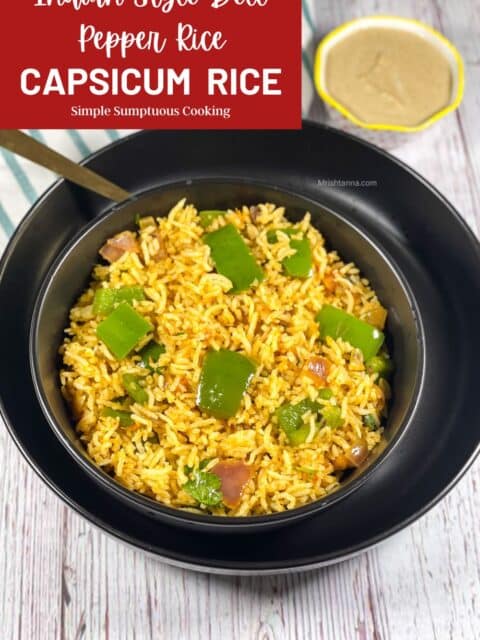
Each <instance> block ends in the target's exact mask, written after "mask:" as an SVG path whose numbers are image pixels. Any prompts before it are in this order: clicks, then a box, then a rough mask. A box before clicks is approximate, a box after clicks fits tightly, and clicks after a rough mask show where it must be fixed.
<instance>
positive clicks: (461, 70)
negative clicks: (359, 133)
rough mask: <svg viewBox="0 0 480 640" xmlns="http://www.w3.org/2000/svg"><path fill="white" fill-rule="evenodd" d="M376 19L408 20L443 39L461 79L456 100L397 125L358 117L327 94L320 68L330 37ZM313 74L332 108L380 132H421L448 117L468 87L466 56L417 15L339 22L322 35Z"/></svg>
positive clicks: (362, 125) (359, 124)
mask: <svg viewBox="0 0 480 640" xmlns="http://www.w3.org/2000/svg"><path fill="white" fill-rule="evenodd" d="M377 19H378V20H385V19H388V20H392V21H394V22H400V23H404V24H405V23H409V24H414V25H416V26H419V27H421V28H422V29H424V30H426V31H428V32H430V33H431V34H432V35H434V36H435V37H436V38H437V39H438V40H440V41H441V42H442V43H443V44H444V45H445V46H446V47H447V48H448V49H449V50H450V52H451V53H452V55H453V58H454V60H455V62H456V65H457V74H458V76H457V78H458V79H457V93H456V96H455V98H454V100H452V101H451V102H450V103H449V104H448V105H447V106H446V107H444V108H443V109H440V111H437V112H436V113H434V114H433V115H432V116H430V117H429V118H427V120H425V121H424V122H422V123H421V124H419V125H416V126H405V125H395V124H369V123H367V122H364V121H363V120H360V119H359V118H357V117H356V116H354V115H353V113H351V111H349V110H348V109H347V108H346V107H345V106H344V105H342V104H341V103H339V102H338V101H337V100H335V98H333V96H332V95H330V93H328V91H327V89H326V88H325V87H324V86H323V83H322V81H321V77H322V75H321V69H322V65H323V55H324V49H325V47H326V45H328V44H329V43H330V42H331V40H333V39H334V38H336V37H337V36H338V35H339V34H340V33H342V32H343V31H345V30H346V29H348V28H349V27H351V26H352V25H355V24H358V23H359V22H363V21H366V20H377ZM313 77H314V82H315V86H316V88H317V91H318V93H319V94H320V96H321V98H322V99H323V100H324V101H325V102H326V103H327V104H328V105H330V106H331V107H333V108H334V109H336V110H337V111H338V112H339V113H341V114H342V115H343V116H344V117H345V118H347V119H348V120H350V122H353V123H354V124H356V125H357V126H359V127H362V128H364V129H370V130H377V131H378V130H383V131H400V132H402V133H412V132H414V131H422V130H423V129H426V128H427V127H430V126H431V125H432V124H434V123H435V122H437V121H438V120H440V119H441V118H443V117H445V116H446V115H447V114H449V113H451V112H452V111H455V109H457V108H458V106H459V105H460V103H461V102H462V99H463V93H464V89H465V69H464V62H463V58H462V56H461V55H460V53H459V51H458V49H457V48H456V47H455V46H454V45H453V44H452V43H451V42H450V40H448V38H446V37H445V36H444V35H443V34H441V33H440V32H439V31H437V30H436V29H434V28H433V27H431V26H430V25H428V24H425V23H424V22H421V21H420V20H415V19H414V18H404V17H401V16H390V15H372V16H362V17H361V18H354V19H353V20H349V21H348V22H344V23H343V24H341V25H339V26H338V27H336V28H335V29H333V31H330V33H328V34H327V35H326V36H325V38H323V40H322V41H321V42H320V44H319V46H318V48H317V52H316V55H315V64H314V71H313Z"/></svg>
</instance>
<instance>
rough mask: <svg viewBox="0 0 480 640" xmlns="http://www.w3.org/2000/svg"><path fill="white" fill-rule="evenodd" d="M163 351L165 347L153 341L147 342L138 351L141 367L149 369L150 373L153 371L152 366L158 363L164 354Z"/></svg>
mask: <svg viewBox="0 0 480 640" xmlns="http://www.w3.org/2000/svg"><path fill="white" fill-rule="evenodd" d="M165 351H166V349H165V345H163V344H161V343H160V342H155V340H152V341H151V342H149V343H148V344H147V345H146V346H145V347H143V349H141V350H140V351H139V354H140V357H141V359H142V364H143V366H144V367H146V368H147V369H150V371H155V367H154V366H153V365H154V364H156V363H157V362H158V359H159V358H160V356H161V355H162V354H164V353H165Z"/></svg>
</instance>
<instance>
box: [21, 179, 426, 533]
mask: <svg viewBox="0 0 480 640" xmlns="http://www.w3.org/2000/svg"><path fill="white" fill-rule="evenodd" d="M183 197H187V199H188V201H189V202H193V203H194V204H196V205H197V207H198V208H199V209H225V208H229V207H230V208H232V207H235V206H240V205H242V204H247V205H253V204H257V203H259V202H273V203H275V204H277V205H284V206H286V207H287V216H288V217H289V219H291V220H299V219H300V218H301V217H302V216H303V215H304V213H305V211H307V210H308V211H310V213H311V214H312V223H313V224H314V225H315V226H316V227H317V228H318V229H319V230H320V231H321V232H322V233H323V234H324V235H325V236H326V238H327V240H328V242H329V244H330V246H331V247H332V248H333V247H334V248H335V249H337V250H338V251H339V252H340V255H341V256H342V257H344V258H345V259H346V261H347V262H349V261H354V262H355V263H356V264H357V265H358V266H359V267H360V269H361V270H362V272H363V274H364V275H366V276H367V277H368V278H369V279H370V281H371V283H372V285H373V287H374V288H375V290H376V291H377V292H378V294H379V296H380V299H381V300H382V302H383V303H384V304H385V305H386V306H387V308H388V310H389V321H388V326H387V336H388V339H389V341H390V343H391V344H390V345H389V346H390V348H391V351H392V353H393V358H394V361H395V365H396V373H395V376H394V380H393V402H392V405H391V411H390V414H389V418H388V422H387V425H386V428H385V433H384V437H383V439H382V441H381V443H380V444H379V445H378V446H377V447H376V449H375V451H374V452H373V453H372V455H370V456H369V458H368V459H367V460H366V461H365V462H364V463H363V464H362V465H361V466H360V467H359V468H358V469H357V470H356V471H355V472H354V473H351V474H350V475H349V476H348V477H347V478H346V479H345V480H344V482H343V483H342V485H341V487H340V488H339V489H338V490H337V491H335V492H333V493H331V494H329V495H328V496H326V497H324V498H322V499H320V500H317V501H315V502H312V503H310V504H308V505H306V506H303V507H300V508H297V509H292V510H289V511H286V512H283V513H279V514H272V515H268V516H254V517H243V518H231V517H215V516H210V515H207V514H205V515H196V514H192V513H190V512H186V511H182V510H179V509H172V508H169V507H166V506H164V505H162V504H160V503H159V502H156V501H155V500H153V499H151V498H148V497H145V496H142V495H141V494H138V493H135V492H132V491H129V490H128V489H125V488H124V487H123V486H122V485H121V484H119V483H118V482H116V481H115V480H114V479H113V478H112V477H111V476H110V475H108V474H107V473H106V472H104V471H103V470H102V469H100V468H99V467H97V466H96V465H95V464H94V463H92V462H91V460H90V459H89V457H88V455H87V454H86V451H85V448H84V446H83V445H82V443H81V441H80V440H79V438H78V436H77V434H76V432H75V429H74V427H73V423H72V419H71V416H70V414H69V410H68V407H67V406H66V404H65V402H64V399H63V397H62V394H61V392H60V388H59V374H58V372H59V366H60V362H59V358H58V348H59V346H60V344H61V342H62V340H63V332H64V329H65V327H66V326H67V325H68V314H69V309H70V308H71V307H72V306H73V304H74V302H75V300H76V299H77V298H78V296H79V295H80V293H81V292H82V291H83V290H84V289H85V288H86V287H87V286H88V282H89V279H90V277H91V270H92V266H93V265H94V264H95V263H97V262H98V249H99V247H101V246H102V245H103V243H104V242H105V240H106V239H107V238H109V237H112V236H113V235H114V234H116V233H118V232H119V231H122V230H124V229H126V228H130V229H132V230H134V229H135V224H134V220H135V216H137V215H138V214H140V215H142V216H143V215H152V214H153V215H157V216H158V215H162V214H163V215H164V214H166V213H167V212H168V211H169V210H170V209H171V208H172V207H173V206H174V205H175V204H176V203H177V202H178V201H179V200H180V199H181V198H183ZM419 318H420V314H419V312H418V309H417V308H416V305H415V302H414V299H413V297H412V295H411V293H410V291H409V287H408V285H407V283H406V282H405V281H404V280H403V278H402V276H401V274H400V273H399V272H398V269H397V268H396V267H395V265H394V264H393V263H392V259H391V257H390V256H388V255H386V254H385V253H384V251H383V250H382V249H381V247H379V246H377V245H376V244H375V243H374V242H373V240H372V239H370V238H368V237H367V236H366V235H365V234H364V233H362V232H361V231H360V230H359V229H357V228H356V227H355V226H354V225H352V224H351V223H350V222H349V221H348V220H347V219H345V218H343V217H342V216H340V215H338V214H336V213H334V212H333V211H330V210H328V209H327V208H325V207H321V206H319V205H318V204H316V203H315V202H312V201H308V200H306V199H305V198H302V197H301V196H299V195H295V194H292V193H286V192H283V191H281V190H279V189H273V188H271V187H267V186H263V185H258V184H257V185H254V184H252V183H249V184H245V183H242V182H231V181H221V182H212V181H210V180H207V181H205V180H200V181H192V182H191V184H189V185H188V186H186V185H185V184H180V185H171V186H169V187H164V188H162V189H161V190H160V191H155V192H153V193H147V194H143V195H141V196H138V197H133V198H132V199H131V200H129V201H128V202H126V203H123V204H122V205H120V206H116V207H114V208H113V209H112V210H110V211H109V212H107V213H106V214H104V215H103V216H101V217H100V218H98V219H96V220H94V221H92V222H91V223H90V224H88V225H86V226H85V227H84V228H83V229H82V230H81V232H80V233H79V234H78V235H77V236H76V237H75V238H73V240H72V241H71V242H70V243H69V244H68V245H67V247H66V248H65V249H64V250H63V251H62V252H61V253H60V255H59V256H58V258H57V259H56V260H55V261H54V263H53V265H52V267H51V269H50V270H49V272H48V273H47V275H46V277H45V281H44V284H43V286H42V288H41V290H40V293H39V296H38V300H37V304H36V305H35V309H34V312H33V319H32V330H31V357H30V362H31V369H32V375H33V380H34V384H35V389H36V392H37V395H38V398H39V401H40V404H41V406H42V409H43V412H44V414H45V417H46V418H47V420H48V422H49V423H50V425H51V427H52V429H53V430H54V432H55V434H56V435H57V436H58V438H59V439H60V441H61V442H62V444H63V445H64V446H65V447H66V449H67V450H68V452H69V453H70V454H71V455H72V458H73V460H72V462H77V463H79V464H81V465H82V466H83V467H84V469H85V470H86V471H87V473H89V474H90V475H92V477H93V478H94V479H96V480H97V481H98V482H101V483H102V485H103V486H104V487H105V489H106V490H107V491H109V492H115V493H116V494H117V495H118V497H119V498H120V499H122V500H126V501H127V502H129V503H130V504H131V505H132V506H133V507H135V508H137V509H139V510H141V511H146V512H147V513H148V514H149V515H151V516H153V517H157V518H160V519H167V520H169V521H172V522H173V523H175V524H178V525H181V526H187V527H196V528H198V527H202V528H205V529H206V530H218V531H238V530H243V531H251V530H258V529H259V528H265V527H276V526H279V525H281V524H285V523H287V522H290V521H293V520H296V519H298V518H302V517H306V516H309V515H311V514H312V513H315V512H317V511H320V510H321V509H324V508H326V507H328V506H331V505H332V504H333V503H335V502H336V501H338V500H340V499H342V498H345V497H346V496H348V495H349V494H350V493H352V492H353V491H354V490H355V489H358V487H359V486H360V485H361V484H362V483H363V482H365V481H366V479H367V478H368V477H369V476H370V475H371V474H373V473H374V471H375V469H376V468H377V467H378V465H379V464H380V463H382V462H383V461H384V460H385V458H386V457H387V455H389V454H390V453H391V452H392V450H393V448H394V446H395V444H396V443H397V442H398V441H399V439H400V436H401V434H402V433H403V431H404V430H405V429H406V428H407V426H408V424H410V423H411V422H412V421H413V420H414V418H415V412H414V405H415V402H416V399H417V395H418V393H419V389H420V383H421V379H422V374H423V360H424V357H423V356H424V354H423V340H422V331H421V326H420V321H419Z"/></svg>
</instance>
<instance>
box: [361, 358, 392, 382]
mask: <svg viewBox="0 0 480 640" xmlns="http://www.w3.org/2000/svg"><path fill="white" fill-rule="evenodd" d="M365 364H366V367H367V371H368V372H369V373H378V376H379V377H380V378H388V377H389V376H390V375H391V374H392V373H393V363H392V361H391V360H390V358H387V357H386V356H373V358H369V359H368V360H367V362H366V363H365Z"/></svg>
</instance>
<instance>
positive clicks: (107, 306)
mask: <svg viewBox="0 0 480 640" xmlns="http://www.w3.org/2000/svg"><path fill="white" fill-rule="evenodd" d="M134 300H145V294H144V292H143V288H142V287H137V286H135V287H120V289H97V290H96V291H95V297H94V299H93V313H95V314H96V315H101V316H105V315H107V314H108V313H110V312H111V311H113V309H114V308H115V306H116V305H117V304H118V303H120V302H129V303H130V304H131V303H132V302H133V301H134Z"/></svg>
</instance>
